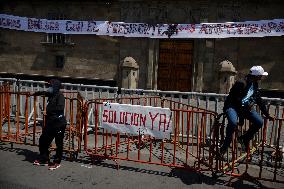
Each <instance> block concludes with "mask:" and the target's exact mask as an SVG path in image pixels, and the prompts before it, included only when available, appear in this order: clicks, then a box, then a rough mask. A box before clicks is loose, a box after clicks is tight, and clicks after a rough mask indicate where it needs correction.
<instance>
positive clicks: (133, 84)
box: [121, 57, 139, 89]
mask: <svg viewBox="0 0 284 189" xmlns="http://www.w3.org/2000/svg"><path fill="white" fill-rule="evenodd" d="M121 66H122V67H121V70H122V81H121V84H122V85H121V87H122V88H127V89H137V87H138V79H139V78H138V76H139V66H138V64H137V62H136V61H135V60H134V58H132V57H125V58H124V60H123V62H122V65H121Z"/></svg>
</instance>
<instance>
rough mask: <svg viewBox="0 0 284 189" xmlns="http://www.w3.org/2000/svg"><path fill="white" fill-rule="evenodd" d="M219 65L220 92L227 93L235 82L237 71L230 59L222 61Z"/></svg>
mask: <svg viewBox="0 0 284 189" xmlns="http://www.w3.org/2000/svg"><path fill="white" fill-rule="evenodd" d="M219 66H220V67H219V93H221V94H227V93H229V91H230V89H231V87H232V86H233V84H234V82H235V76H236V74H237V71H236V69H235V67H234V66H233V64H232V63H231V62H230V61H228V60H224V61H222V62H221V63H220V64H219Z"/></svg>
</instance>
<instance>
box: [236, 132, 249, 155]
mask: <svg viewBox="0 0 284 189" xmlns="http://www.w3.org/2000/svg"><path fill="white" fill-rule="evenodd" d="M238 142H239V143H240V144H241V145H242V150H243V151H245V152H246V153H247V152H248V149H249V141H246V140H245V139H244V138H243V136H240V137H238Z"/></svg>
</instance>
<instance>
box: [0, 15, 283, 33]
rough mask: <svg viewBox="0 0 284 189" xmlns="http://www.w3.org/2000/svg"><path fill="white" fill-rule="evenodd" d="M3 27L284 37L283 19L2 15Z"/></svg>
mask: <svg viewBox="0 0 284 189" xmlns="http://www.w3.org/2000/svg"><path fill="white" fill-rule="evenodd" d="M0 28H6V29H13V30H21V31H30V32H44V33H62V34H95V35H108V36H124V37H148V38H229V37H265V36H282V35H284V19H273V20H261V21H246V22H225V23H200V24H147V23H124V22H110V21H95V20H89V21H74V20H47V19H38V18H26V17H19V16H12V15H7V14H0Z"/></svg>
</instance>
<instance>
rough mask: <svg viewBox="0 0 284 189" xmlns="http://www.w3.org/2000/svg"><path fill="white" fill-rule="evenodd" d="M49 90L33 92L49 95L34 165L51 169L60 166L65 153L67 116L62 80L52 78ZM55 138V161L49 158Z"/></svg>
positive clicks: (37, 94)
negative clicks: (37, 154)
mask: <svg viewBox="0 0 284 189" xmlns="http://www.w3.org/2000/svg"><path fill="white" fill-rule="evenodd" d="M49 85H50V86H49V88H48V90H47V91H37V92H35V93H33V94H32V93H31V95H34V96H40V95H43V96H47V97H48V99H47V106H46V115H45V116H46V117H45V127H44V128H43V130H42V134H41V136H40V138H39V157H38V159H36V160H35V161H34V165H49V170H54V169H57V168H59V167H60V163H61V159H62V154H63V139H64V133H65V129H66V125H67V122H66V118H65V116H64V108H65V98H64V96H63V94H62V92H60V88H61V82H60V81H59V80H57V79H52V80H50V82H49ZM54 138H55V144H56V154H55V159H54V161H53V162H50V159H49V146H50V144H51V143H52V141H53V139H54Z"/></svg>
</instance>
